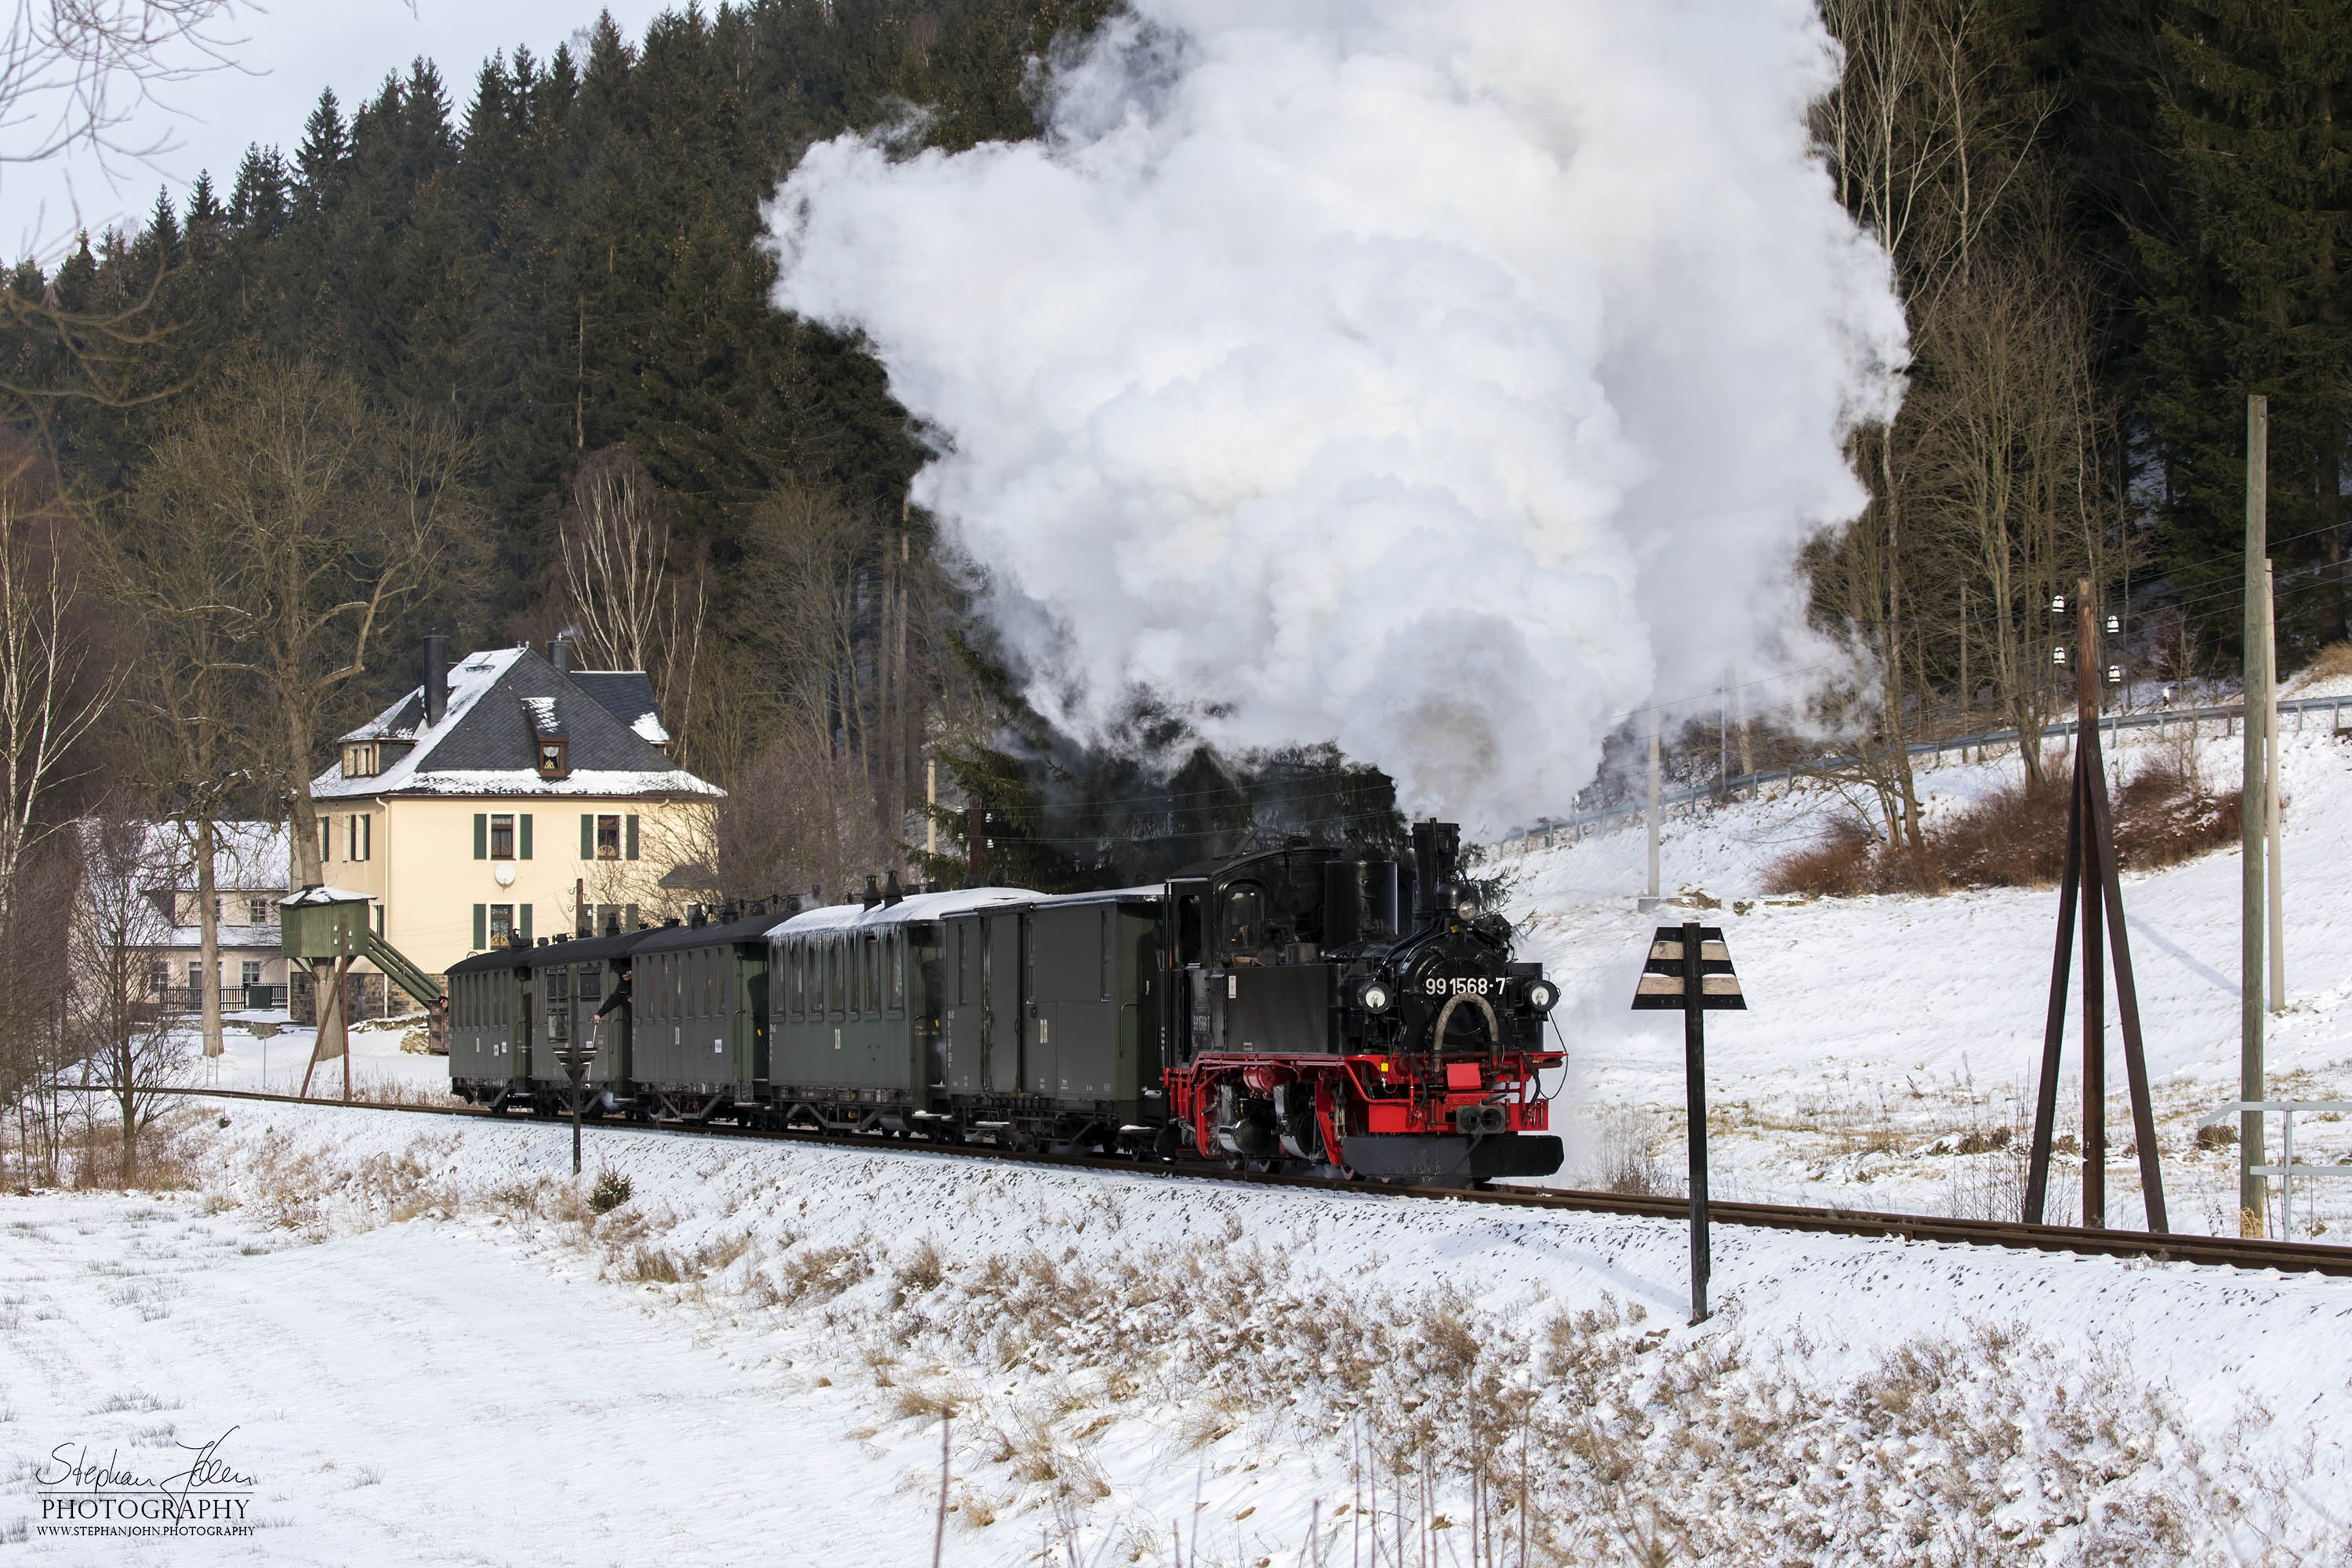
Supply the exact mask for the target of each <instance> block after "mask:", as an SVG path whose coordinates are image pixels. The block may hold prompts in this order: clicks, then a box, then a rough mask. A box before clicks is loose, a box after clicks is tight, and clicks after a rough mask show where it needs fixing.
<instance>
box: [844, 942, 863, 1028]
mask: <svg viewBox="0 0 2352 1568" xmlns="http://www.w3.org/2000/svg"><path fill="white" fill-rule="evenodd" d="M864 945H865V944H864V943H863V942H860V941H859V940H858V938H857V937H856V936H855V935H852V936H849V937H847V938H845V939H844V941H843V942H842V949H841V956H842V959H843V962H844V963H845V965H846V966H847V968H848V970H849V1016H851V1017H853V1018H863V1017H864V1016H866V966H865V964H864V963H860V962H859V959H858V949H859V948H861V947H863V946H864Z"/></svg>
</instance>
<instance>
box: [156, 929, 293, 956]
mask: <svg viewBox="0 0 2352 1568" xmlns="http://www.w3.org/2000/svg"><path fill="white" fill-rule="evenodd" d="M213 929H214V931H215V933H216V934H215V939H214V940H215V942H216V944H217V945H218V946H219V948H220V950H221V952H225V953H226V952H238V951H240V950H245V949H266V950H267V951H268V952H271V953H273V954H275V953H276V952H278V951H279V943H280V940H281V938H280V933H279V931H278V928H277V927H276V926H242V925H230V924H229V923H228V922H227V921H222V922H221V923H220V924H219V925H218V926H215V928H213ZM204 934H205V933H204V931H203V928H202V927H199V926H167V927H165V928H164V929H163V931H161V932H159V933H157V934H156V935H154V936H152V937H148V938H146V939H145V940H143V941H141V942H132V943H131V946H133V947H157V948H163V947H173V948H178V947H200V946H202V945H203V944H204Z"/></svg>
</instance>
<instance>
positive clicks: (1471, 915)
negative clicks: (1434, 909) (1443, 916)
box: [1454, 893, 1478, 921]
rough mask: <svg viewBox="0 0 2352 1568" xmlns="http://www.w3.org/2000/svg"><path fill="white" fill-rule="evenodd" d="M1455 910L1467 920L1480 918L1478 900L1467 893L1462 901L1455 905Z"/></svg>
mask: <svg viewBox="0 0 2352 1568" xmlns="http://www.w3.org/2000/svg"><path fill="white" fill-rule="evenodd" d="M1454 913H1455V914H1457V915H1459V916H1461V917H1462V918H1463V919H1464V920H1465V921H1475V920H1476V919H1477V918H1478V900H1476V899H1475V898H1473V897H1471V896H1470V895H1469V894H1468V893H1465V894H1463V895H1462V899H1461V901H1460V902H1458V903H1456V904H1455V905H1454Z"/></svg>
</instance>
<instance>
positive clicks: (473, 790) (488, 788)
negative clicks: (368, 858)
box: [310, 768, 727, 799]
mask: <svg viewBox="0 0 2352 1568" xmlns="http://www.w3.org/2000/svg"><path fill="white" fill-rule="evenodd" d="M369 784H376V785H380V786H383V787H382V788H381V789H369V788H366V787H364V786H366V785H369ZM394 788H396V789H397V790H398V791H399V793H401V794H402V795H665V794H667V795H709V796H711V797H713V798H714V799H715V798H716V797H718V796H719V795H725V794H726V793H727V792H726V791H725V790H723V789H720V788H719V786H718V785H717V784H711V783H709V781H707V780H704V779H698V778H697V777H695V776H694V775H693V774H692V773H688V772H687V771H686V770H685V769H684V768H669V769H665V770H658V771H657V770H655V769H650V768H648V769H595V768H575V769H573V770H572V776H571V777H569V778H562V779H549V778H541V777H540V775H539V774H538V773H537V772H536V771H534V770H532V769H530V768H448V769H445V770H443V771H441V772H438V773H425V774H421V775H417V774H412V775H411V776H410V777H409V778H407V779H406V780H404V782H402V783H401V784H397V785H385V784H383V775H381V774H380V775H378V776H377V777H375V778H372V779H353V780H352V781H350V783H349V784H343V785H339V786H338V787H335V788H331V789H330V788H327V787H325V784H324V783H323V782H322V783H321V784H318V785H314V786H312V788H311V791H310V793H311V794H312V795H375V794H379V793H387V792H388V791H390V790H392V789H394Z"/></svg>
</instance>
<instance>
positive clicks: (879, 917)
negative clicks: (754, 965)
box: [768, 888, 1045, 941]
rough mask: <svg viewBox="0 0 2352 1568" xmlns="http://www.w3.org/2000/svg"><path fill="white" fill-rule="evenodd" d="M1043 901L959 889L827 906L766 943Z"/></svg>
mask: <svg viewBox="0 0 2352 1568" xmlns="http://www.w3.org/2000/svg"><path fill="white" fill-rule="evenodd" d="M1044 897H1045V895H1044V894H1042V893H1033V892H1031V891H1029V889H1026V888H961V889H957V890H956V891H954V892H949V893H911V894H909V895H908V896H907V897H906V898H904V899H901V900H898V902H897V903H895V904H877V905H875V906H874V907H873V908H872V909H870V910H869V909H867V908H866V906H864V905H863V904H827V905H825V906H824V908H823V909H821V910H803V912H802V913H800V914H796V915H793V917H791V918H790V919H789V920H786V921H783V922H782V923H781V924H779V925H777V926H776V927H775V928H774V929H773V930H772V931H769V932H768V937H769V940H770V941H775V940H778V939H781V938H783V937H790V936H805V935H808V934H809V933H811V932H813V931H839V930H841V929H842V928H843V927H845V926H887V925H897V924H898V923H900V922H901V921H936V920H944V919H946V918H947V917H948V916H950V915H961V914H969V913H971V911H972V910H988V909H995V908H997V907H998V906H1000V905H1003V904H1034V903H1037V902H1039V901H1040V900H1043V899H1044Z"/></svg>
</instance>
